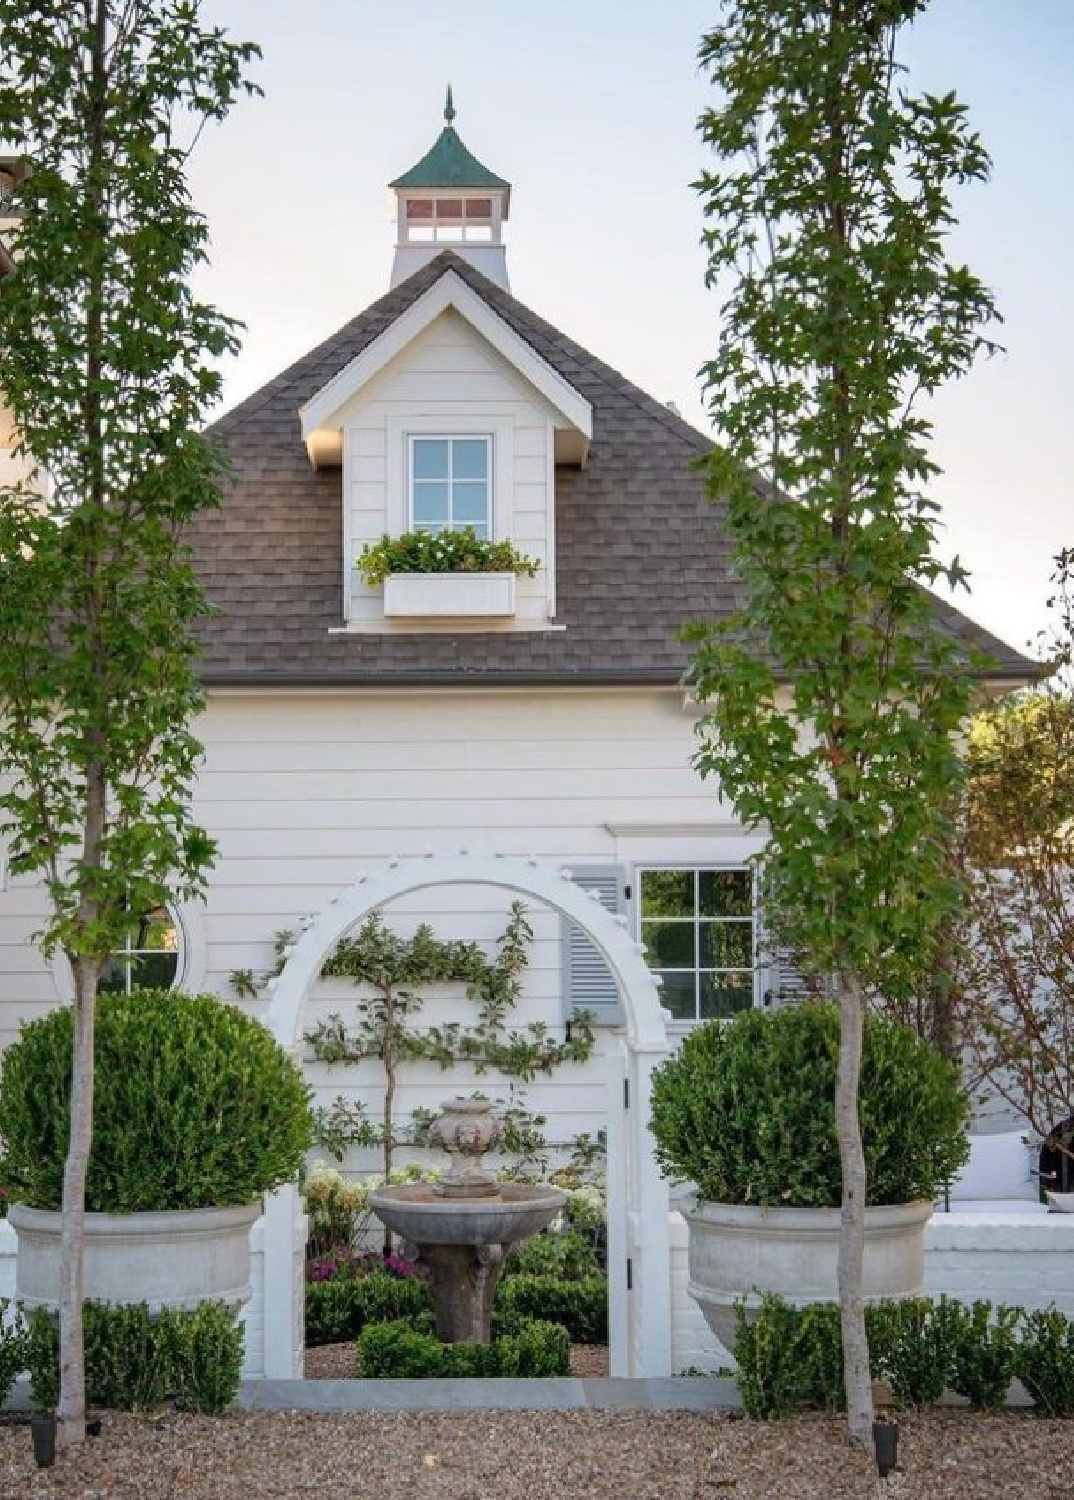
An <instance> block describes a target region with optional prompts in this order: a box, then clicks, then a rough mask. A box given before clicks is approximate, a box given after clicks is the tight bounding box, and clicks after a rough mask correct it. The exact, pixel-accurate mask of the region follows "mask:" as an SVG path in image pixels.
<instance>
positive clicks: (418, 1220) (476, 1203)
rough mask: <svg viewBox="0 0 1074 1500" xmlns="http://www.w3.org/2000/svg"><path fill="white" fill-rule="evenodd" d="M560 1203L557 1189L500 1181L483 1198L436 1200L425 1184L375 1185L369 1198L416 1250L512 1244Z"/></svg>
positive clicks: (542, 1223)
mask: <svg viewBox="0 0 1074 1500" xmlns="http://www.w3.org/2000/svg"><path fill="white" fill-rule="evenodd" d="M566 1201H567V1196H566V1194H565V1193H561V1192H560V1190H559V1188H554V1187H547V1186H545V1185H544V1184H541V1185H539V1186H536V1187H534V1186H531V1185H529V1184H527V1183H521V1182H505V1183H502V1184H500V1185H499V1191H498V1193H497V1194H496V1196H494V1197H488V1198H442V1197H439V1196H438V1195H437V1194H436V1193H435V1192H434V1190H433V1188H432V1186H431V1185H430V1184H429V1183H426V1182H416V1183H408V1184H407V1185H406V1186H405V1187H388V1188H378V1189H377V1191H376V1192H375V1193H371V1194H370V1197H369V1203H370V1207H371V1208H372V1209H373V1212H374V1213H375V1214H376V1215H377V1217H378V1218H379V1219H380V1220H381V1221H382V1222H383V1223H384V1224H386V1225H387V1226H388V1228H389V1229H391V1230H394V1232H395V1233H396V1234H398V1235H401V1236H402V1238H403V1239H405V1240H409V1241H410V1243H411V1244H413V1245H418V1246H420V1247H421V1249H422V1251H425V1250H427V1249H428V1248H429V1247H431V1246H433V1245H475V1246H476V1245H514V1244H517V1243H518V1241H519V1240H528V1239H529V1238H530V1237H531V1236H532V1235H535V1234H539V1233H540V1231H541V1230H542V1229H544V1228H545V1227H546V1226H547V1225H548V1224H550V1223H551V1222H552V1220H553V1219H554V1218H555V1216H556V1214H558V1213H559V1211H560V1209H561V1208H562V1207H563V1206H564V1204H565V1203H566Z"/></svg>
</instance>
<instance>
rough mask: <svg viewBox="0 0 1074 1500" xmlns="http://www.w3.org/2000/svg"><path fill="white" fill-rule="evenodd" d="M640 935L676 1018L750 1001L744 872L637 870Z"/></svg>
mask: <svg viewBox="0 0 1074 1500" xmlns="http://www.w3.org/2000/svg"><path fill="white" fill-rule="evenodd" d="M638 885H639V897H640V900H639V903H638V907H639V912H640V918H639V922H640V931H639V936H640V938H641V941H642V942H643V943H644V944H645V947H646V955H645V956H646V961H647V962H648V964H649V967H650V968H651V969H653V970H654V971H655V972H656V973H657V974H659V975H660V978H661V980H662V984H661V989H660V1002H661V1004H662V1005H663V1006H664V1007H665V1009H667V1010H669V1011H670V1012H671V1014H672V1016H673V1017H674V1018H675V1019H676V1020H677V1021H709V1020H714V1019H722V1018H726V1017H728V1016H733V1015H736V1014H737V1013H738V1012H739V1011H741V1010H748V1009H749V1008H750V1006H752V1005H753V1003H754V995H755V990H756V975H757V924H756V914H755V903H754V887H753V872H752V870H749V869H737V868H736V869H718V868H709V869H694V870H682V869H675V870H668V869H664V870H641V871H640V872H639V875H638Z"/></svg>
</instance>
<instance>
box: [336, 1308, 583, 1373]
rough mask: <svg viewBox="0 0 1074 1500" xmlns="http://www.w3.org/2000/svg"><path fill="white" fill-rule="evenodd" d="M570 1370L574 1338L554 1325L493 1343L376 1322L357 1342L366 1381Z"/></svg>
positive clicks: (529, 1326) (523, 1329)
mask: <svg viewBox="0 0 1074 1500" xmlns="http://www.w3.org/2000/svg"><path fill="white" fill-rule="evenodd" d="M569 1368H570V1339H569V1337H568V1335H567V1331H566V1329H564V1328H560V1327H557V1326H556V1325H555V1324H552V1323H540V1322H531V1323H524V1324H522V1325H521V1326H520V1327H519V1328H518V1330H517V1331H516V1332H515V1333H511V1334H504V1335H503V1336H502V1337H500V1338H497V1339H495V1340H494V1341H493V1342H492V1343H491V1344H442V1343H440V1341H439V1340H438V1339H437V1338H435V1337H434V1336H433V1335H432V1334H425V1333H418V1332H415V1330H414V1329H413V1328H411V1327H409V1326H408V1325H407V1324H405V1323H378V1324H374V1325H372V1326H370V1327H369V1328H367V1329H366V1330H365V1331H364V1333H363V1334H362V1336H361V1338H360V1339H359V1340H358V1373H359V1374H360V1375H362V1376H363V1377H364V1378H365V1379H367V1380H434V1379H460V1378H465V1377H471V1378H476V1377H480V1378H495V1377H500V1376H503V1377H514V1378H526V1377H528V1378H534V1379H536V1378H542V1377H543V1378H549V1377H555V1376H558V1375H566V1374H567V1373H568V1370H569Z"/></svg>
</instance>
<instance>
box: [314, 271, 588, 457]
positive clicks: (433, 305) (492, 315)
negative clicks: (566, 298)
mask: <svg viewBox="0 0 1074 1500" xmlns="http://www.w3.org/2000/svg"><path fill="white" fill-rule="evenodd" d="M449 307H450V308H453V309H454V310H455V311H456V312H457V313H458V314H459V315H460V317H462V318H464V319H465V320H466V321H467V322H468V323H469V324H470V325H471V326H472V327H473V328H474V329H476V331H477V332H478V333H479V334H480V335H481V336H482V338H484V339H486V340H487V341H488V343H490V344H491V345H492V347H493V348H494V349H496V350H497V351H498V352H499V353H500V354H501V355H503V357H504V359H506V360H507V361H508V362H509V363H510V364H512V365H513V366H514V367H515V369H516V370H517V371H518V372H519V374H520V375H521V376H522V377H523V379H524V380H526V381H528V382H529V384H530V385H531V386H533V387H534V389H536V390H537V391H539V392H540V394H541V395H542V396H543V397H544V398H545V400H546V401H548V402H549V404H550V405H551V406H552V407H554V408H555V410H556V411H557V412H558V413H559V415H560V417H561V418H562V419H563V422H562V425H563V426H565V427H568V428H573V429H574V430H575V431H577V432H579V433H580V434H581V435H582V437H583V439H584V440H585V445H586V446H588V442H589V440H590V438H592V436H593V407H592V405H591V404H590V403H589V402H588V401H587V400H586V399H585V397H584V396H583V395H581V393H580V392H579V391H577V390H576V389H575V387H574V386H573V385H571V384H570V382H569V381H567V380H565V379H564V378H563V376H562V375H560V373H559V372H558V370H554V369H553V368H552V366H551V365H550V364H549V363H548V361H547V360H545V359H542V358H541V356H540V355H539V354H538V353H537V351H536V350H535V349H533V348H532V347H531V345H529V344H528V343H527V342H526V340H525V339H523V338H521V337H520V336H519V335H518V334H517V333H516V332H515V331H514V329H513V328H512V327H511V326H510V324H508V323H507V322H505V321H504V319H503V318H501V317H500V315H499V313H496V312H494V311H493V310H492V308H491V307H490V306H489V305H488V303H487V302H486V301H485V300H484V299H483V298H482V297H479V296H478V294H477V293H476V292H475V291H474V290H473V288H472V287H470V286H468V285H467V283H466V282H465V281H463V279H462V277H461V276H459V275H458V274H457V273H456V272H455V271H445V273H444V274H443V276H441V277H440V278H439V279H438V280H437V281H436V282H434V284H433V285H432V286H431V287H430V288H429V290H428V291H427V292H424V293H423V294H422V295H421V296H420V297H419V298H418V299H417V301H416V302H413V303H412V304H411V305H410V307H408V308H407V310H406V312H404V313H402V314H401V315H400V316H399V317H398V318H396V319H395V321H394V322H393V323H392V324H390V325H389V327H387V328H386V329H385V330H384V332H383V333H381V334H379V335H378V336H377V337H376V338H375V339H374V340H373V341H372V343H370V344H368V345H367V346H366V348H365V349H363V350H362V352H361V353H360V354H359V355H357V356H356V357H355V358H354V359H352V360H351V362H350V363H349V364H348V365H345V366H344V367H343V369H342V370H340V371H339V373H338V374H337V375H334V376H333V377H332V379H331V380H330V381H328V383H327V384H326V385H324V386H322V387H321V389H320V390H319V391H317V392H316V394H315V395H313V396H311V398H310V399H309V401H307V402H306V404H305V406H303V407H301V408H300V409H299V416H300V417H301V420H302V438H303V441H304V442H305V444H306V447H307V449H308V451H309V453H310V459H311V462H313V463H314V465H315V466H316V464H317V450H318V448H319V447H320V446H322V445H321V444H318V443H317V441H316V435H317V434H318V433H324V432H325V431H326V430H331V429H333V424H334V422H335V419H336V418H337V417H338V415H339V413H340V411H341V410H342V408H343V407H344V406H345V405H346V404H347V402H348V401H350V400H351V398H352V397H353V396H355V395H356V394H357V393H358V392H359V391H360V390H361V389H362V387H363V386H364V385H366V384H368V382H369V381H370V380H372V379H373V377H374V376H375V375H377V374H379V373H380V371H381V370H383V369H384V367H385V366H386V365H387V364H388V363H389V362H390V361H391V360H392V359H394V358H395V356H396V355H397V354H399V353H400V352H401V351H402V350H403V349H405V348H406V347H407V345H408V344H410V343H412V342H413V340H414V339H415V338H417V336H418V335H419V334H420V333H422V332H423V331H424V329H426V328H427V327H428V326H429V324H430V323H432V322H433V320H434V319H435V318H438V317H439V316H440V314H441V313H442V312H445V311H446V310H447V309H448V308H449Z"/></svg>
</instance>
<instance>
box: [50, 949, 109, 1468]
mask: <svg viewBox="0 0 1074 1500" xmlns="http://www.w3.org/2000/svg"><path fill="white" fill-rule="evenodd" d="M73 967H74V975H75V1006H74V1048H73V1057H72V1065H71V1134H70V1138H69V1142H68V1147H67V1161H66V1163H65V1164H64V1171H63V1202H62V1205H61V1207H62V1227H61V1239H60V1402H59V1406H58V1408H57V1412H56V1417H57V1426H56V1441H57V1444H58V1446H59V1447H60V1448H70V1447H73V1446H74V1445H75V1444H77V1443H81V1442H83V1441H84V1439H85V1436H86V1371H85V1364H84V1360H83V1344H82V1250H83V1240H84V1231H85V1216H86V1170H87V1167H88V1166H89V1154H90V1146H91V1144H92V1139H93V1019H94V1012H95V1010H96V1003H97V981H98V978H99V976H100V969H101V966H100V964H99V962H98V961H97V960H96V959H86V958H76V959H75V960H74V964H73Z"/></svg>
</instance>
